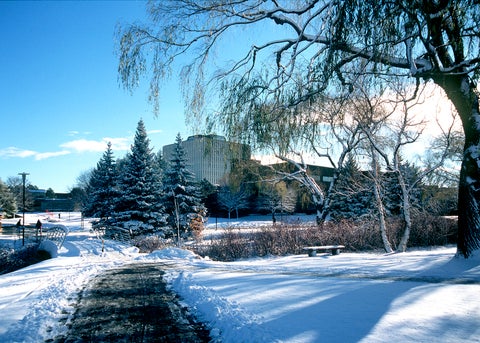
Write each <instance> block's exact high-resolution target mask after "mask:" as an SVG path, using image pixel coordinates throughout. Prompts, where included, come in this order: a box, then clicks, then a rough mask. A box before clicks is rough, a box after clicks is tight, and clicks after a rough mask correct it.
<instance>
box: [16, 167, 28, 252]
mask: <svg viewBox="0 0 480 343" xmlns="http://www.w3.org/2000/svg"><path fill="white" fill-rule="evenodd" d="M18 175H22V181H23V197H22V199H23V226H22V245H23V246H25V180H26V178H27V175H30V174H29V173H25V172H23V173H18Z"/></svg>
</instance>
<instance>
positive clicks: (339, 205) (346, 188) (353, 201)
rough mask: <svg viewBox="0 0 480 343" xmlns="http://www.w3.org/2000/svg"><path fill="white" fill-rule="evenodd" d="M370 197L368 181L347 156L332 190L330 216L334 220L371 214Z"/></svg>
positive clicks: (353, 161) (350, 156) (355, 163)
mask: <svg viewBox="0 0 480 343" xmlns="http://www.w3.org/2000/svg"><path fill="white" fill-rule="evenodd" d="M372 197H373V195H372V192H371V187H370V186H369V185H368V180H367V179H366V178H365V176H364V175H363V173H362V172H361V171H360V168H359V167H358V164H357V162H356V160H355V158H354V157H353V156H352V155H349V156H348V158H347V160H346V162H345V163H344V165H343V167H342V168H341V169H340V170H339V176H338V179H337V182H336V183H335V187H334V189H333V193H332V200H331V204H330V216H331V217H332V218H333V219H335V220H340V219H358V218H361V217H363V216H365V215H367V214H369V213H370V212H371V209H372V206H371V203H372Z"/></svg>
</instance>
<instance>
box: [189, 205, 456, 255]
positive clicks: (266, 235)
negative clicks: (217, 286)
mask: <svg viewBox="0 0 480 343" xmlns="http://www.w3.org/2000/svg"><path fill="white" fill-rule="evenodd" d="M387 227H388V232H387V234H388V237H389V239H390V241H391V244H392V247H393V248H394V249H395V248H396V247H397V245H398V242H399V241H400V239H401V236H402V234H403V228H404V224H403V221H402V220H401V219H400V218H398V217H397V218H389V219H388V222H387ZM455 237H456V221H454V220H452V219H448V218H444V217H435V216H432V215H428V214H425V213H419V214H418V215H416V216H415V218H414V220H413V224H412V230H411V234H410V240H409V244H408V246H409V247H424V246H432V245H445V244H452V243H455ZM334 244H342V245H345V247H346V250H349V251H367V250H368V251H372V250H383V243H382V240H381V236H380V232H379V229H378V224H377V222H376V221H374V220H364V221H351V220H342V221H340V222H336V223H334V222H329V223H325V224H324V225H323V226H317V225H314V224H311V225H306V224H299V223H297V224H295V223H292V224H280V225H278V224H277V225H271V226H267V227H262V228H259V229H257V230H252V228H251V227H244V228H239V227H235V228H227V229H225V231H224V233H223V234H222V235H221V236H220V237H219V238H218V239H216V240H213V241H211V242H209V243H204V244H197V245H196V246H195V247H194V250H195V252H196V253H197V254H199V255H201V256H209V257H210V258H212V259H214V260H219V261H233V260H237V259H241V258H250V257H261V256H267V255H288V254H301V253H304V251H303V249H302V248H303V247H305V246H311V245H334Z"/></svg>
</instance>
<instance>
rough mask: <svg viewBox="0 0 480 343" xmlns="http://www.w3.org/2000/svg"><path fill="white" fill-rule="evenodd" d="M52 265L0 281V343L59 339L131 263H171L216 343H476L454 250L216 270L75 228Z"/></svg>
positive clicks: (476, 324)
mask: <svg viewBox="0 0 480 343" xmlns="http://www.w3.org/2000/svg"><path fill="white" fill-rule="evenodd" d="M62 224H65V225H69V227H70V230H71V232H70V234H69V235H68V237H67V241H66V243H65V246H64V248H63V249H61V250H60V252H59V257H58V258H55V259H51V260H48V261H44V262H42V263H39V264H37V265H34V266H30V267H28V268H24V269H22V270H19V271H17V272H14V273H10V274H6V275H1V276H0V341H1V342H40V341H43V340H45V339H49V338H53V337H55V336H57V335H58V334H62V333H65V330H66V329H65V325H64V323H65V321H68V318H69V316H70V315H71V312H72V310H73V308H72V306H73V305H74V303H75V300H76V296H77V294H78V291H79V290H81V289H82V288H83V287H84V285H85V284H86V283H87V282H88V281H89V280H90V278H91V277H93V276H94V275H96V274H98V273H101V272H102V271H104V270H106V269H108V268H112V267H115V266H119V265H122V264H124V263H128V262H132V261H139V260H142V261H150V262H153V263H155V262H156V261H162V262H168V263H174V264H176V265H177V266H178V267H177V268H176V269H174V270H172V271H170V272H169V273H168V275H167V278H168V281H169V283H170V285H171V287H172V289H173V290H175V291H176V292H177V293H178V294H179V295H180V296H181V297H182V298H183V302H184V303H185V304H186V305H188V306H189V307H190V308H191V310H192V312H194V313H195V314H197V316H198V317H199V318H200V319H201V320H203V321H204V322H206V323H207V325H209V327H210V328H211V331H212V334H213V336H214V337H215V339H216V341H218V342H235V343H237V342H304V343H313V342H331V341H338V342H384V341H386V340H391V339H394V340H395V341H398V342H451V341H456V342H480V300H479V299H478V295H479V294H480V257H476V258H474V259H470V260H467V261H465V260H463V259H457V258H454V254H455V248H454V247H447V248H435V249H431V250H417V251H411V252H407V253H404V254H394V255H383V254H378V253H377V254H374V253H343V254H341V255H338V256H327V255H319V256H317V257H307V255H306V254H305V255H297V256H286V257H269V258H259V259H249V260H244V261H237V262H230V263H221V262H215V261H211V260H209V259H201V258H199V257H198V256H195V255H194V254H192V253H190V252H188V251H185V250H180V249H175V248H171V249H164V250H161V251H157V252H154V253H152V254H149V255H144V254H138V253H137V251H136V250H135V249H134V248H131V247H127V246H124V245H120V244H117V243H115V242H106V243H105V246H104V251H103V252H102V244H101V241H100V240H98V239H97V238H95V237H93V236H92V235H91V234H90V233H89V231H88V227H86V228H85V229H81V228H80V222H79V220H76V219H71V220H70V221H65V222H63V223H62ZM252 225H254V224H252Z"/></svg>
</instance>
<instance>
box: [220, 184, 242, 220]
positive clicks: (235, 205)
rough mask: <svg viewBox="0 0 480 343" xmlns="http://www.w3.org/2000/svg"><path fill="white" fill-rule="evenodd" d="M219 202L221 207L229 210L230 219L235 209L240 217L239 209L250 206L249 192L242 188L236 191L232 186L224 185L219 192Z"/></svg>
mask: <svg viewBox="0 0 480 343" xmlns="http://www.w3.org/2000/svg"><path fill="white" fill-rule="evenodd" d="M218 202H219V206H220V207H223V208H224V209H226V210H227V212H228V219H230V216H231V213H232V212H233V211H235V214H236V216H237V219H238V211H239V210H241V209H245V208H248V205H249V204H248V193H247V192H246V191H245V190H244V189H242V188H240V189H239V190H238V191H237V192H235V191H232V189H231V188H230V187H228V186H223V187H221V188H220V191H219V192H218Z"/></svg>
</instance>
